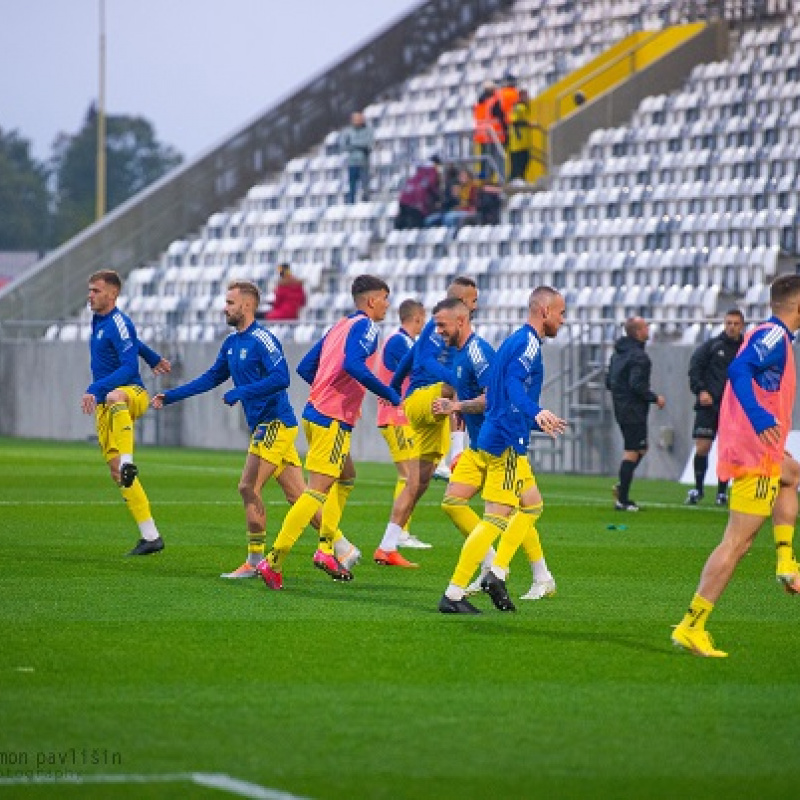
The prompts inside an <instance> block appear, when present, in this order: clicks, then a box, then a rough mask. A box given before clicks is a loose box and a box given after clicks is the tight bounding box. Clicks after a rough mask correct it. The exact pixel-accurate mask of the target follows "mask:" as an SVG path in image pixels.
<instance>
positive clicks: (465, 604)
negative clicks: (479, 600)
mask: <svg viewBox="0 0 800 800" xmlns="http://www.w3.org/2000/svg"><path fill="white" fill-rule="evenodd" d="M439 611H441V612H442V614H480V613H482V612H481V610H480V609H479V608H475V606H474V605H472V603H470V602H469V600H467V599H466V598H462V599H461V600H451V599H450V598H449V597H448V596H447V595H442V599H441V600H440V601H439Z"/></svg>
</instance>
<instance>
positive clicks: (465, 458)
mask: <svg viewBox="0 0 800 800" xmlns="http://www.w3.org/2000/svg"><path fill="white" fill-rule="evenodd" d="M433 311H434V318H435V319H436V330H437V332H438V333H439V335H440V336H441V337H442V338H443V339H444V341H445V342H446V343H447V344H448V345H449V346H451V347H453V348H455V351H456V353H455V357H454V359H453V369H454V370H455V374H456V385H455V387H454V388H455V390H456V396H457V398H458V399H456V400H450V399H448V398H445V397H442V398H440V399H438V400H436V401H435V402H434V404H433V410H434V412H435V413H440V414H453V413H456V414H459V415H461V416H462V417H463V419H464V423H465V425H466V428H467V431H468V433H469V440H470V446H469V447H467V448H465V450H464V451H463V453H462V454H461V456H460V458H459V459H458V462H457V463H456V467H455V469H454V470H453V474H452V476H451V478H450V482H449V484H448V486H447V490H446V491H445V495H444V499H443V500H442V510H443V511H444V512H445V514H447V516H448V517H450V519H451V520H452V522H453V524H454V525H455V526H456V528H458V530H460V531H461V533H462V534H463V535H464V537H465V538H466V537H467V536H469V534H470V533H471V532H472V530H473V529H474V528H475V527H476V526H477V525H478V523H479V522H480V518H479V517H478V515H477V514H476V513H475V512H474V511H473V510H472V509H471V508H470V506H469V501H470V499H471V498H473V497H474V496H475V494H476V493H477V492H478V490H480V489H482V488H483V485H484V482H485V480H486V470H485V465H484V462H483V461H482V459H481V458H480V456H479V454H478V451H477V449H476V448H477V444H478V437H479V435H480V430H481V426H482V425H483V420H484V412H485V410H486V387H487V386H488V381H489V366H490V365H491V364H492V363H493V362H494V359H495V355H496V354H495V351H494V348H492V346H491V345H490V344H489V343H488V342H487V341H486V340H485V339H483V338H481V337H480V336H478V335H477V334H476V333H474V332H473V330H472V325H471V322H470V317H469V312H468V311H467V307H466V306H465V305H464V304H463V303H461V302H460V301H458V300H443V301H442V302H441V303H439V304H438V305H437V306H436V308H434V310H433ZM522 547H523V549H524V550H525V552H526V554H527V555H528V560H529V563H530V565H531V570H532V572H533V583H532V585H531V588H530V589H529V590H528V591H527V592H526V593H525V594H524V595H522V597H521V598H520V599H522V600H540V599H542V598H543V597H552V596H553V595H554V594H555V593H556V582H555V579H554V578H553V576H552V574H551V573H550V570H549V569H548V568H547V562H546V561H545V558H544V552H543V550H542V545H541V542H540V541H539V534H538V532H537V531H536V528H531V529H530V531H529V532H528V534H527V535H526V537H525V538H524V539H523V540H522ZM494 557H495V551H494V548H493V547H489V549H488V551H487V553H486V555H485V556H484V557H483V561H482V562H481V572H480V575H479V576H478V577H477V578H476V579H475V580H474V581H473V582H472V583H471V584H470V585H469V586H468V587H467V588H466V591H465V595H466V596H470V595H472V594H477V593H478V592H479V591H481V581H482V580H483V579H484V578H485V577H486V574H487V573H488V571H489V569H490V567H491V566H492V562H493V560H494Z"/></svg>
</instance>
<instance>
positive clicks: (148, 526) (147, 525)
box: [139, 517, 160, 542]
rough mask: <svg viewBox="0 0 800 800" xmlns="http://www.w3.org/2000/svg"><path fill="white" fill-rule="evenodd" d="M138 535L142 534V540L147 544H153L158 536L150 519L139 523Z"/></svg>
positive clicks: (153, 522) (154, 524)
mask: <svg viewBox="0 0 800 800" xmlns="http://www.w3.org/2000/svg"><path fill="white" fill-rule="evenodd" d="M139 533H141V534H142V539H144V540H145V541H147V542H154V541H155V540H156V539H158V537H159V536H160V534H159V532H158V528H156V523H155V521H154V520H153V518H152V517H151V518H150V519H146V520H145V521H144V522H140V523H139Z"/></svg>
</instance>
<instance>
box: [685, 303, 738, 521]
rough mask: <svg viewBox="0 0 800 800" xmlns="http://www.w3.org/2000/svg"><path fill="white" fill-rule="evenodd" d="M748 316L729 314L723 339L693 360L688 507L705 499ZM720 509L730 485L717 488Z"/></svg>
mask: <svg viewBox="0 0 800 800" xmlns="http://www.w3.org/2000/svg"><path fill="white" fill-rule="evenodd" d="M743 333H744V315H743V314H742V312H741V311H739V309H738V308H732V309H730V311H728V312H726V314H725V323H724V329H723V331H722V333H720V334H719V336H715V337H714V338H713V339H709V340H708V341H707V342H703V344H701V345H700V347H698V348H697V350H695V351H694V353H692V358H691V360H690V361H689V388H690V389H691V390H692V394H693V395H695V396H696V397H697V402H696V403H695V405H694V410H695V415H694V430H693V431H692V436H693V437H694V448H695V450H694V481H695V487H694V489H689V492H688V494H687V495H686V505H687V506H696V505H697V503H698V502H699V501H700V500H702V499H703V488H704V486H705V481H706V470H707V469H708V454H709V452H710V451H711V444H712V442H713V441H714V437H715V436H716V435H717V426H718V425H719V404H720V403H721V402H722V392H723V391H724V390H725V384H726V383H727V380H728V367H729V365H730V363H731V361H733V359H734V358H735V356H736V353H737V352H738V351H739V348H740V347H741V345H742V335H743ZM716 503H717V505H718V506H724V505H727V504H728V484H727V482H726V481H719V483H718V485H717V500H716Z"/></svg>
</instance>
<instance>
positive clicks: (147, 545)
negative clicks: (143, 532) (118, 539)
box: [128, 536, 164, 556]
mask: <svg viewBox="0 0 800 800" xmlns="http://www.w3.org/2000/svg"><path fill="white" fill-rule="evenodd" d="M163 549H164V540H163V539H162V538H161V537H160V536H159V537H158V539H153V541H148V540H147V539H139V541H138V542H137V543H136V547H134V548H133V550H131V551H130V553H128V555H129V556H149V555H151V554H152V553H158V552H159V551H161V550H163Z"/></svg>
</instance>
